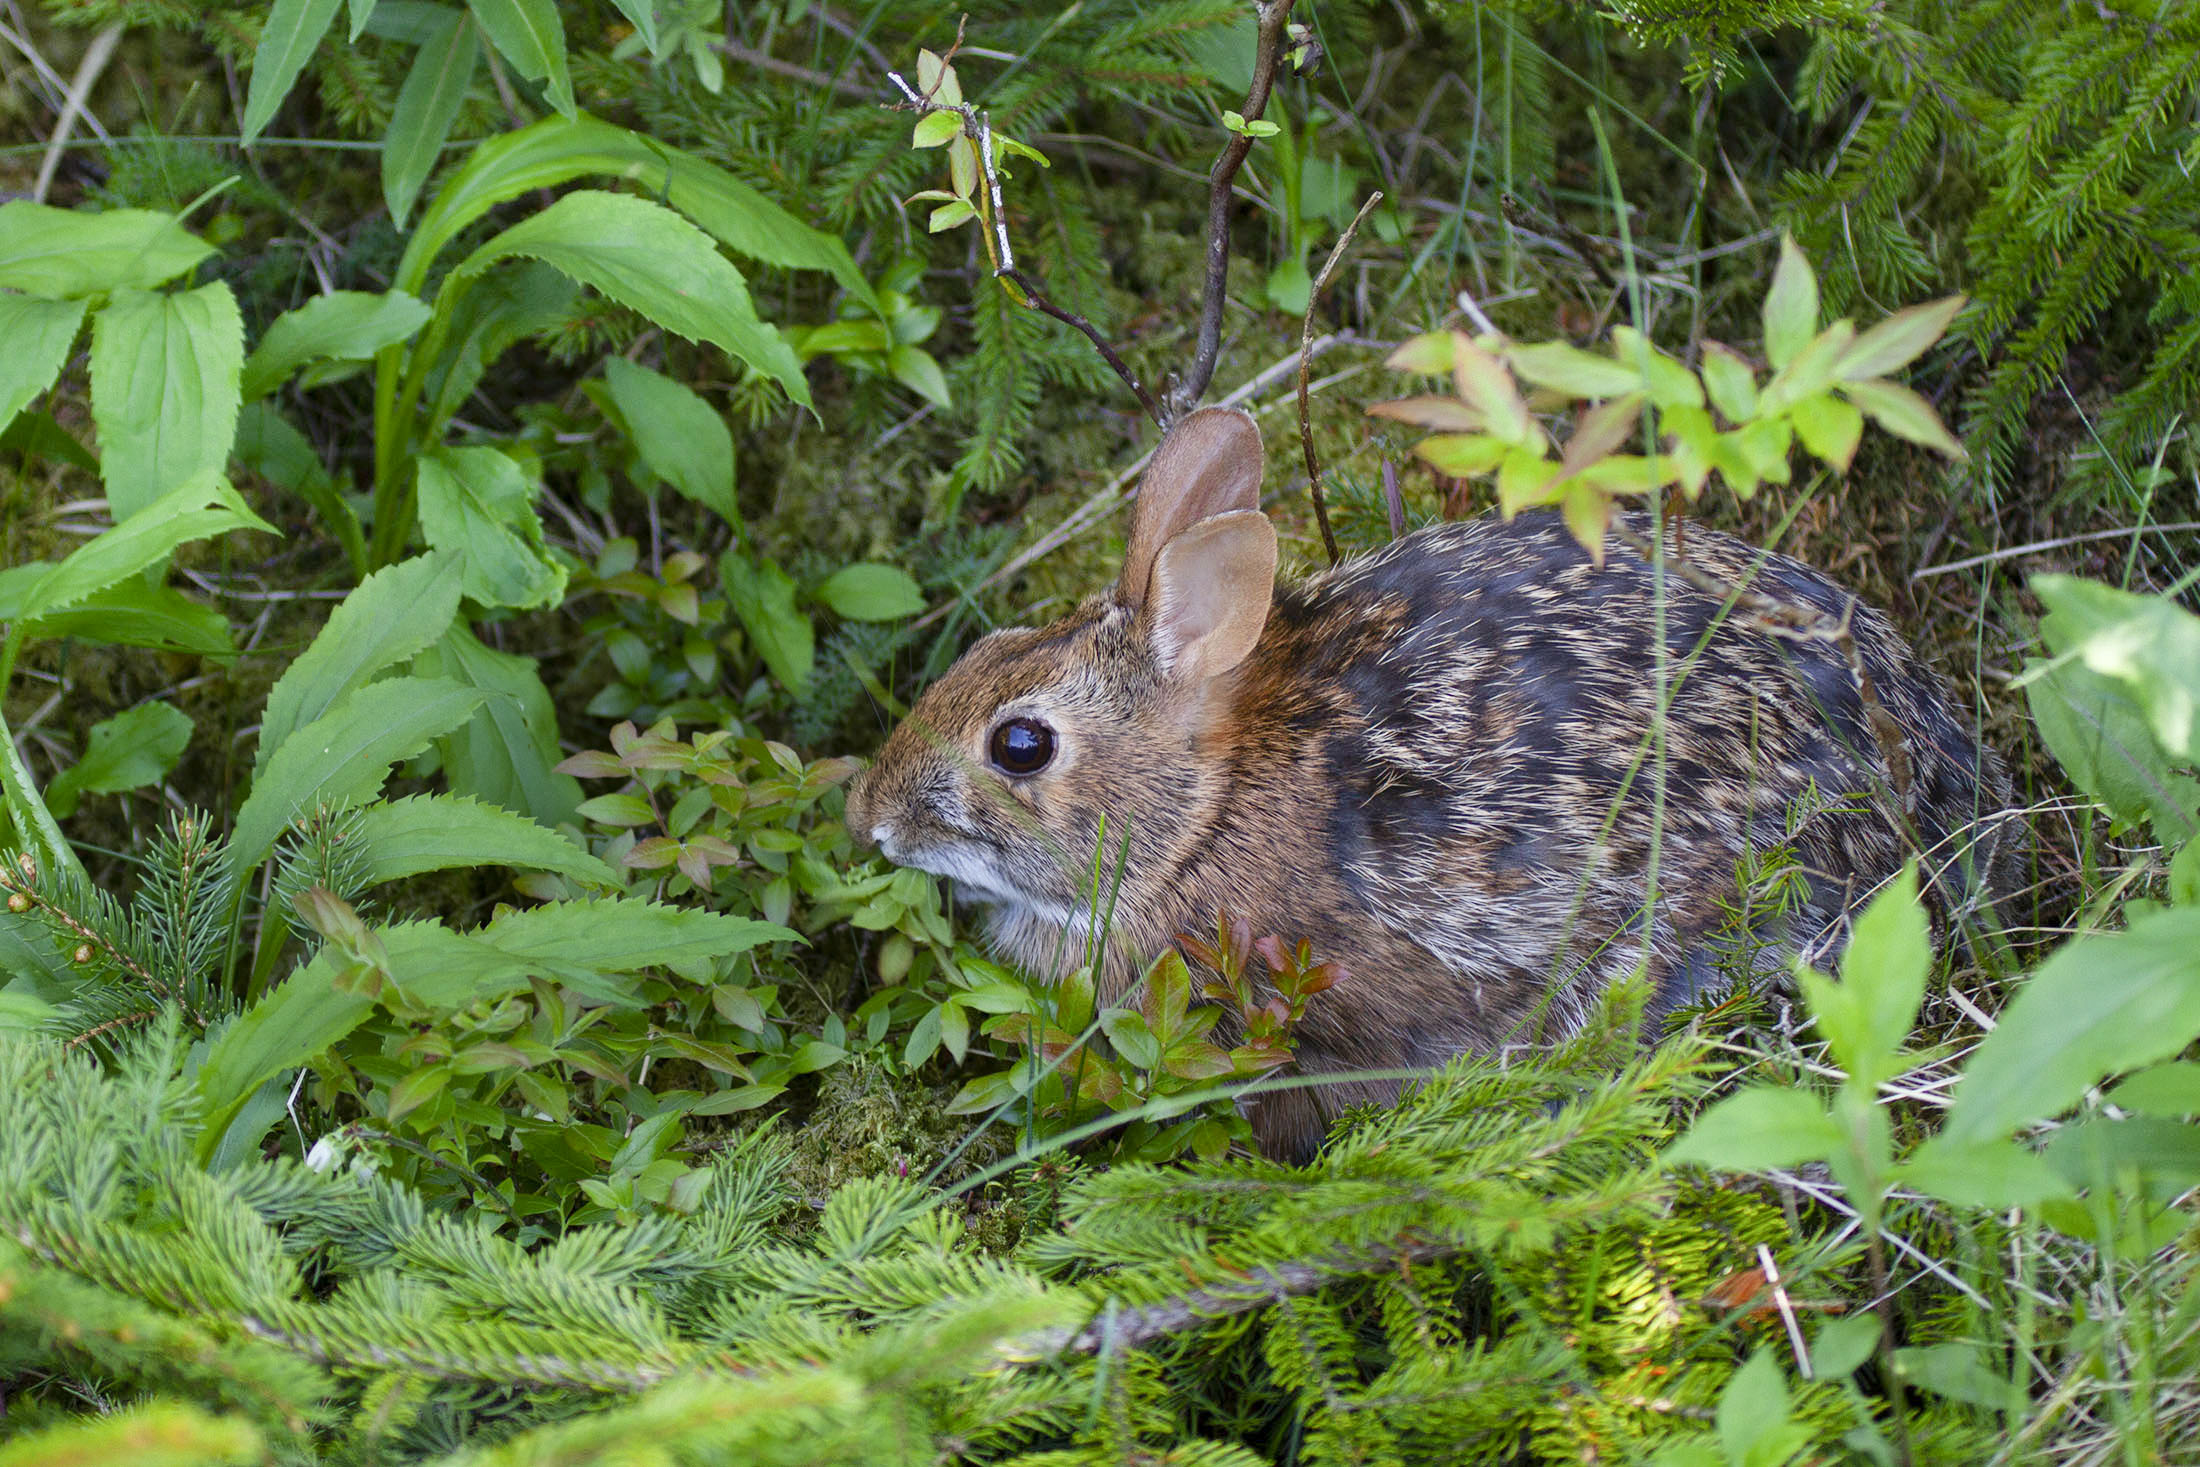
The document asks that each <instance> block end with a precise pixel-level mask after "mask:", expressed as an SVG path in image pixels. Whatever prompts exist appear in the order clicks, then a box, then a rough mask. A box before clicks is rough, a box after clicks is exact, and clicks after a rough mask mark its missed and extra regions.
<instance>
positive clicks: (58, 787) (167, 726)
mask: <svg viewBox="0 0 2200 1467" xmlns="http://www.w3.org/2000/svg"><path fill="white" fill-rule="evenodd" d="M190 742H191V720H190V718H189V717H188V716H186V715H185V714H182V713H179V712H177V711H176V710H175V709H174V708H171V707H169V706H168V705H167V704H166V703H140V704H139V705H138V706H137V707H135V708H131V709H128V710H125V711H124V712H121V713H118V714H116V715H115V716H114V717H112V718H109V719H104V720H102V721H101V722H99V723H95V724H93V725H92V731H91V735H90V737H88V738H87V739H86V740H85V743H84V757H83V758H81V759H79V760H77V761H76V763H74V764H72V765H71V766H69V767H68V768H67V769H64V770H63V771H62V772H61V773H60V774H59V775H57V776H55V778H54V780H53V782H52V783H51V784H49V785H47V786H46V807H47V808H48V809H49V810H51V811H53V813H54V817H55V818H56V819H67V818H68V816H69V815H70V814H71V813H72V812H73V811H74V810H75V809H76V802H77V799H78V798H79V797H80V796H82V795H116V794H121V793H122V792H123V791H125V790H134V789H142V788H143V787H144V786H146V785H149V784H157V783H158V782H159V781H161V780H162V779H165V778H167V775H168V771H169V770H171V769H173V768H175V767H176V761H177V760H179V759H181V758H182V757H183V751H184V748H185V747H186V746H187V745H188V744H189V743H190Z"/></svg>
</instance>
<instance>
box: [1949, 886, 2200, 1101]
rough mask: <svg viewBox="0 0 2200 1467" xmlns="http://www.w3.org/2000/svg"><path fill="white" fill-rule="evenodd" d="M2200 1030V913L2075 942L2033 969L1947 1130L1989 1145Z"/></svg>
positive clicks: (1969, 1071) (1984, 1046)
mask: <svg viewBox="0 0 2200 1467" xmlns="http://www.w3.org/2000/svg"><path fill="white" fill-rule="evenodd" d="M2195 1036H2200V910H2196V909H2194V908H2190V907H2175V908H2170V909H2168V910H2165V911H2157V912H2153V913H2149V914H2148V915H2146V916H2143V917H2140V918H2138V919H2137V920H2135V921H2133V922H2132V924H2131V926H2130V927H2129V928H2128V929H2127V930H2125V931H2123V932H2117V933H2107V934H2102V935H2096V936H2091V937H2082V938H2079V939H2078V940H2077V941H2075V942H2072V943H2068V944H2066V945H2065V946H2063V947H2062V948H2060V949H2059V950H2057V951H2056V952H2055V953H2054V954H2053V955H2052V956H2050V957H2049V958H2048V959H2047V961H2046V962H2044V963H2042V964H2041V965H2040V966H2039V968H2038V970H2037V971H2036V972H2034V973H2033V975H2032V977H2031V980H2030V981H2029V982H2027V983H2026V984H2025V985H2024V987H2023V988H2021V989H2019V990H2018V992H2017V996H2016V998H2015V999H2014V1000H2012V1001H2011V1003H2010V1004H2009V1006H2008V1007H2007V1008H2005V1009H2004V1010H2002V1013H2001V1017H2000V1020H1999V1021H1998V1022H1997V1023H1996V1024H1995V1026H1994V1030H1993V1032H1992V1033H1990V1034H1988V1035H1987V1036H1986V1038H1985V1039H1984V1040H1983V1041H1981V1042H1980V1044H1979V1047H1978V1049H1977V1051H1976V1052H1975V1053H1973V1054H1972V1056H1971V1059H1970V1062H1969V1063H1968V1064H1967V1065H1965V1067H1964V1072H1963V1077H1962V1078H1961V1079H1960V1080H1958V1081H1957V1082H1956V1087H1955V1095H1954V1103H1953V1104H1952V1105H1951V1106H1950V1108H1949V1110H1948V1115H1947V1122H1946V1124H1945V1126H1944V1127H1943V1128H1942V1130H1943V1134H1944V1135H1946V1136H1947V1137H1948V1138H1949V1139H1950V1141H1951V1142H1958V1141H1960V1142H1983V1141H1991V1140H1998V1139H2000V1138H2001V1137H2004V1136H2007V1135H2008V1134H2010V1133H2011V1132H2012V1131H2014V1130H2016V1129H2017V1128H2018V1127H2019V1126H2023V1125H2027V1124H2029V1123H2031V1122H2033V1121H2037V1120H2044V1119H2046V1118H2048V1117H2050V1116H2055V1115H2059V1114H2061V1113H2062V1112H2063V1111H2065V1110H2067V1109H2069V1108H2070V1107H2071V1106H2073V1105H2075V1104H2077V1103H2078V1101H2079V1100H2080V1099H2081V1098H2083V1096H2084V1095H2085V1093H2086V1091H2088V1090H2089V1089H2091V1088H2092V1087H2093V1086H2095V1085H2097V1084H2099V1083H2100V1082H2101V1081H2102V1080H2103V1079H2105V1078H2107V1077H2108V1076H2110V1075H2113V1074H2116V1073H2118V1072H2120V1071H2124V1070H2135V1069H2139V1068H2141V1067H2143V1066H2146V1065H2150V1064H2153V1063H2154V1062H2155V1061H2157V1060H2164V1059H2168V1058H2170V1057H2171V1056H2173V1055H2175V1054H2177V1053H2178V1052H2179V1051H2180V1050H2182V1049H2183V1048H2184V1047H2185V1046H2186V1045H2187V1044H2190V1043H2191V1042H2192V1041H2193V1039H2194V1037H2195Z"/></svg>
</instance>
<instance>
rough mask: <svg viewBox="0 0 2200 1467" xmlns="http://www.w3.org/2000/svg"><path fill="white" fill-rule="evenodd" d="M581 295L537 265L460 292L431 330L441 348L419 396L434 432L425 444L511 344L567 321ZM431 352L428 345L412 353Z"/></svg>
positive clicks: (569, 283) (436, 350)
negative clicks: (454, 302)
mask: <svg viewBox="0 0 2200 1467" xmlns="http://www.w3.org/2000/svg"><path fill="white" fill-rule="evenodd" d="M580 293H581V292H580V287H579V286H578V285H575V284H574V283H573V282H572V281H571V280H569V279H567V278H566V277H565V276H564V275H562V274H560V273H559V272H558V271H556V270H553V269H552V268H551V267H550V266H548V265H539V264H530V265H523V266H521V267H519V268H518V269H516V270H500V271H497V272H495V273H494V274H492V275H491V276H490V277H489V278H488V279H486V280H482V281H479V282H477V283H476V284H474V285H473V286H472V287H471V288H470V289H467V290H464V291H461V292H460V293H459V298H458V303H457V304H456V305H455V306H453V307H452V308H451V314H450V317H449V319H448V321H438V322H435V323H434V324H433V325H431V326H430V327H429V331H430V335H431V337H433V336H434V335H435V334H436V333H438V332H440V333H441V342H440V344H438V345H435V346H433V348H432V349H433V351H434V355H435V360H434V363H433V365H431V366H430V367H429V368H428V374H427V381H426V386H425V389H424V391H423V392H422V394H421V401H422V402H423V403H424V404H425V405H426V409H427V411H426V414H425V416H426V419H427V422H428V425H429V427H430V429H431V430H432V431H430V432H427V433H425V434H424V435H423V439H424V441H433V440H434V439H436V438H438V437H440V436H441V434H442V429H443V425H444V424H446V423H448V422H449V421H450V420H451V418H452V417H453V416H454V415H455V414H456V413H457V412H458V409H459V407H460V405H461V404H462V403H464V402H465V400H466V398H467V397H468V396H469V395H470V394H471V393H472V392H473V390H474V389H475V388H476V387H477V386H479V385H480V383H481V378H482V375H483V374H484V373H485V372H486V371H487V370H488V368H489V365H490V363H492V362H494V361H495V360H496V359H497V358H498V357H500V356H502V355H503V354H504V353H505V351H507V350H508V349H509V348H510V347H511V346H512V345H513V343H515V342H518V341H522V340H525V339H526V338H527V337H529V336H532V335H534V334H536V333H537V332H541V331H547V330H549V329H550V328H552V327H554V326H556V325H557V324H558V323H559V322H561V321H564V320H567V319H568V317H569V314H570V312H571V311H572V308H573V303H574V302H575V301H577V300H579V299H580ZM430 349H431V348H430V346H429V345H427V344H424V345H423V346H421V347H418V348H415V350H416V351H421V352H425V351H428V350H430Z"/></svg>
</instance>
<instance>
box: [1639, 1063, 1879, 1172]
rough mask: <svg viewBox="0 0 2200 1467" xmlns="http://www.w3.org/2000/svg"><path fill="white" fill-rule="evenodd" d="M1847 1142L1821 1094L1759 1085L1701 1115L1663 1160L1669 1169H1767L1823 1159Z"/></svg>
mask: <svg viewBox="0 0 2200 1467" xmlns="http://www.w3.org/2000/svg"><path fill="white" fill-rule="evenodd" d="M1846 1144H1847V1143H1846V1141H1845V1139H1844V1138H1843V1136H1842V1134H1841V1130H1840V1128H1839V1127H1838V1126H1836V1125H1835V1124H1834V1121H1833V1117H1832V1116H1830V1115H1828V1114H1827V1113H1826V1107H1825V1104H1824V1102H1822V1101H1820V1100H1819V1098H1818V1097H1817V1096H1815V1095H1812V1094H1811V1093H1810V1092H1808V1091H1805V1090H1784V1089H1776V1088H1774V1087H1772V1086H1769V1085H1753V1086H1751V1087H1750V1088H1749V1089H1747V1090H1744V1091H1742V1092H1741V1093H1740V1094H1738V1095H1730V1096H1728V1097H1727V1098H1726V1099H1724V1100H1722V1101H1720V1102H1719V1103H1718V1104H1717V1105H1714V1106H1712V1107H1711V1108H1710V1109H1709V1110H1707V1111H1705V1112H1704V1113H1703V1114H1701V1115H1699V1116H1697V1117H1696V1123H1695V1124H1694V1125H1693V1126H1691V1127H1690V1128H1689V1130H1688V1134H1687V1135H1685V1136H1683V1137H1681V1139H1680V1140H1678V1141H1676V1142H1674V1143H1673V1144H1672V1145H1671V1146H1669V1147H1667V1148H1666V1150H1665V1155H1664V1158H1663V1160H1664V1162H1665V1164H1666V1165H1668V1166H1678V1165H1681V1164H1683V1163H1689V1164H1693V1165H1696V1166H1706V1167H1715V1168H1718V1169H1719V1170H1722V1171H1740V1172H1746V1171H1763V1170H1766V1169H1767V1168H1770V1167H1790V1166H1796V1165H1799V1164H1800V1163H1802V1162H1806V1161H1822V1160H1824V1159H1825V1158H1826V1157H1829V1156H1832V1155H1835V1154H1836V1153H1838V1152H1840V1151H1841V1150H1842V1149H1843V1148H1844V1147H1845V1145H1846Z"/></svg>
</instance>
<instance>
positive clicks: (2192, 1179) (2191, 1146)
mask: <svg viewBox="0 0 2200 1467" xmlns="http://www.w3.org/2000/svg"><path fill="white" fill-rule="evenodd" d="M2046 1158H2047V1161H2048V1163H2049V1164H2050V1165H2051V1166H2052V1167H2053V1168H2054V1170H2055V1171H2056V1172H2058V1173H2060V1174H2061V1178H2062V1180H2064V1181H2066V1182H2068V1183H2069V1184H2070V1185H2071V1186H2072V1187H2091V1186H2096V1185H2098V1184H2099V1183H2100V1181H2101V1180H2102V1179H2103V1178H2104V1177H2105V1178H2113V1177H2114V1176H2115V1175H2116V1173H2118V1172H2120V1171H2123V1170H2125V1169H2127V1168H2128V1169H2131V1170H2134V1171H2138V1172H2142V1173H2144V1174H2146V1175H2147V1176H2148V1177H2149V1178H2152V1179H2155V1180H2159V1181H2165V1182H2169V1183H2172V1184H2173V1185H2175V1186H2177V1187H2178V1188H2180V1189H2182V1188H2185V1187H2190V1186H2192V1185H2194V1184H2195V1183H2200V1126H2195V1125H2192V1124H2190V1123H2189V1122H2186V1121H2183V1120H2171V1119H2168V1118H2167V1117H2163V1116H2126V1117H2124V1118H2122V1119H2121V1120H2116V1119H2111V1118H2109V1117H2107V1116H2089V1117H2087V1118H2086V1119H2084V1120H2082V1121H2079V1122H2078V1123H2077V1124H2075V1125H2069V1126H2064V1127H2062V1128H2061V1129H2060V1130H2058V1131H2056V1132H2055V1134H2054V1135H2052V1136H2050V1137H2049V1138H2048V1140H2047V1150H2046Z"/></svg>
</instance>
